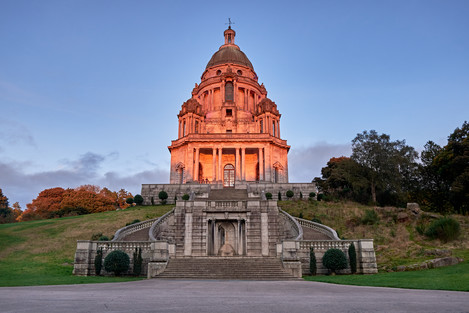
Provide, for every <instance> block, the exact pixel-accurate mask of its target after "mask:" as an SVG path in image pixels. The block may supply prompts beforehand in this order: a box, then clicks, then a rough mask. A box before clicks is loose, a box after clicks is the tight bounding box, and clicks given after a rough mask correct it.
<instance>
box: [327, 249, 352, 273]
mask: <svg viewBox="0 0 469 313" xmlns="http://www.w3.org/2000/svg"><path fill="white" fill-rule="evenodd" d="M322 264H323V265H324V266H325V267H326V268H327V269H329V270H330V271H331V272H332V273H335V272H336V271H337V270H343V269H344V268H347V258H346V257H345V253H343V252H342V250H339V249H329V250H327V251H326V253H324V256H323V257H322Z"/></svg>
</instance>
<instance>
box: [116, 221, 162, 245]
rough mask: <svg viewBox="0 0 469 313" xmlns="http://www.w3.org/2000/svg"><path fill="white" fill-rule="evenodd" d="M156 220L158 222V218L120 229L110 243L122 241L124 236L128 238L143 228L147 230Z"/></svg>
mask: <svg viewBox="0 0 469 313" xmlns="http://www.w3.org/2000/svg"><path fill="white" fill-rule="evenodd" d="M156 220H158V218H154V219H151V220H146V221H143V222H139V223H135V224H132V225H129V226H125V227H122V228H121V229H119V230H117V231H116V233H115V234H114V238H113V239H112V241H113V242H114V241H119V240H122V239H123V238H124V237H125V236H128V235H130V234H132V233H134V232H136V231H139V230H142V229H144V228H149V227H151V225H152V224H153V223H154V222H155V221H156Z"/></svg>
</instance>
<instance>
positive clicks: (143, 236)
mask: <svg viewBox="0 0 469 313" xmlns="http://www.w3.org/2000/svg"><path fill="white" fill-rule="evenodd" d="M149 230H150V227H148V228H143V229H140V230H137V231H136V232H133V233H131V234H128V235H127V236H125V237H124V238H122V239H121V240H120V241H149V240H150V237H149V235H148V232H149Z"/></svg>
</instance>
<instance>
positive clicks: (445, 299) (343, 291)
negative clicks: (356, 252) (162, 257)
mask: <svg viewBox="0 0 469 313" xmlns="http://www.w3.org/2000/svg"><path fill="white" fill-rule="evenodd" d="M0 312H35V313H36V312H50V313H55V312H57V313H58V312H60V313H63V312H184V313H192V312H204V313H206V312H208V313H210V312H217V313H218V312H227V313H231V312H243V313H246V312H256V313H264V312H282V313H295V312H301V313H307V312H334V313H336V312H387V313H390V312H413V313H416V312H425V313H428V312H469V293H468V292H451V291H423V290H408V289H393V288H371V287H355V286H340V285H332V284H323V283H314V282H305V281H273V282H272V281H208V280H204V281H200V280H199V281H195V280H185V281H176V280H161V279H160V280H158V279H152V280H144V281H137V282H126V283H113V284H93V285H67V286H39V287H7V288H0Z"/></svg>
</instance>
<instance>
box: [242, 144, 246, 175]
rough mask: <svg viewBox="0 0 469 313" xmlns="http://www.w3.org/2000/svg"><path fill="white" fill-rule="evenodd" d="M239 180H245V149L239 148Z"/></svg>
mask: <svg viewBox="0 0 469 313" xmlns="http://www.w3.org/2000/svg"><path fill="white" fill-rule="evenodd" d="M241 170H242V174H241V179H242V180H246V148H241Z"/></svg>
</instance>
